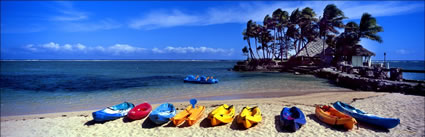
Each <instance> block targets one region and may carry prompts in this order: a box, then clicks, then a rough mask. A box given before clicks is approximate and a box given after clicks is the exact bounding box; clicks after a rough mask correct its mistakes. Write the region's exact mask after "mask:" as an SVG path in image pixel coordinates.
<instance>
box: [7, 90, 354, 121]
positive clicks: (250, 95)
mask: <svg viewBox="0 0 425 137" xmlns="http://www.w3.org/2000/svg"><path fill="white" fill-rule="evenodd" d="M326 92H357V91H354V90H351V89H346V90H342V89H323V90H297V91H291V92H288V91H282V90H280V89H266V90H263V92H261V93H259V92H254V91H247V92H245V93H227V94H221V93H213V94H211V93H209V94H203V95H201V94H196V95H195V96H183V97H181V96H179V97H163V98H158V99H153V100H151V101H146V100H144V99H135V100H127V102H130V103H133V104H134V105H138V104H141V103H143V102H149V103H151V104H161V103H165V102H185V101H187V100H189V99H191V98H196V99H197V100H202V101H225V100H235V99H263V98H278V97H290V96H302V95H308V94H314V93H326ZM119 103H122V102H117V101H111V102H110V103H108V104H109V105H106V106H102V107H103V108H104V107H107V106H112V105H114V104H119ZM102 107H99V108H98V109H87V106H85V105H84V106H73V107H72V109H71V110H69V111H62V110H59V111H54V112H39V113H37V112H36V113H29V114H2V115H1V117H3V116H5V117H8V116H24V115H42V114H50V113H67V112H84V111H94V110H100V109H103V108H102Z"/></svg>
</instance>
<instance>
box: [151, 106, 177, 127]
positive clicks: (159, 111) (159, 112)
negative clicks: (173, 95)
mask: <svg viewBox="0 0 425 137" xmlns="http://www.w3.org/2000/svg"><path fill="white" fill-rule="evenodd" d="M175 115H176V108H175V107H174V105H173V104H170V103H164V104H161V105H159V106H158V107H157V108H155V109H154V110H153V111H152V112H151V114H150V115H149V119H150V120H151V121H152V122H154V123H155V124H157V125H161V124H164V123H167V122H168V121H170V118H172V117H174V116H175Z"/></svg>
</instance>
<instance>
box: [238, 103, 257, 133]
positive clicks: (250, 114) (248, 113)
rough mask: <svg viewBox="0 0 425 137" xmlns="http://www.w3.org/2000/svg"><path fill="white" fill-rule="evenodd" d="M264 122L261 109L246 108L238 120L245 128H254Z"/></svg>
mask: <svg viewBox="0 0 425 137" xmlns="http://www.w3.org/2000/svg"><path fill="white" fill-rule="evenodd" d="M261 120H262V116H261V111H260V108H259V107H257V106H255V107H252V108H251V107H248V106H247V107H244V108H243V109H242V111H241V113H240V114H239V115H238V117H237V118H236V122H237V123H238V124H242V125H243V126H244V127H245V128H250V127H252V125H253V124H256V123H259V122H260V121H261Z"/></svg>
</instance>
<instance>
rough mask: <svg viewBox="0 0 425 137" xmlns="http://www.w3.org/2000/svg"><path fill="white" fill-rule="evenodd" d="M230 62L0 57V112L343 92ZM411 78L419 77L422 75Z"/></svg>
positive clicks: (324, 83) (305, 78) (325, 82)
mask: <svg viewBox="0 0 425 137" xmlns="http://www.w3.org/2000/svg"><path fill="white" fill-rule="evenodd" d="M235 64H236V61H216V60H197V61H179V60H157V61H149V60H127V61H106V60H97V61H1V77H0V81H1V82H0V89H1V115H2V116H8V115H22V114H38V113H50V112H64V111H80V110H93V109H101V108H104V107H106V106H110V105H114V104H118V103H121V102H123V101H130V102H132V103H134V104H136V105H137V104H140V103H142V102H144V101H147V102H150V103H162V102H168V101H183V100H187V99H189V98H198V97H199V98H202V99H215V100H224V99H234V98H244V96H238V95H242V94H246V93H262V92H265V91H267V92H268V91H270V92H272V91H279V92H285V93H286V92H287V93H295V92H296V93H304V92H305V93H307V92H322V91H338V90H346V89H345V88H341V87H337V86H335V85H333V84H331V82H329V81H328V80H326V79H321V78H316V77H314V76H311V75H294V74H291V73H273V72H234V71H229V69H231V68H232V67H233V65H235ZM409 64H410V63H407V65H409ZM419 64H420V63H419ZM390 65H393V64H390ZM405 65H406V63H405ZM394 66H395V65H394ZM422 68H423V61H422ZM187 75H205V76H214V77H215V78H217V79H219V80H220V82H219V83H218V84H192V83H184V82H183V79H184V78H185V77H186V76H187ZM409 77H410V75H409ZM412 77H413V78H419V79H422V80H423V79H424V77H423V75H422V77H420V76H412ZM230 95H232V96H230Z"/></svg>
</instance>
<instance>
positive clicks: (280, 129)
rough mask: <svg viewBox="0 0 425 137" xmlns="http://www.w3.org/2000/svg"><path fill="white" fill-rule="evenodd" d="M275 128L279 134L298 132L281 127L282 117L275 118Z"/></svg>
mask: <svg viewBox="0 0 425 137" xmlns="http://www.w3.org/2000/svg"><path fill="white" fill-rule="evenodd" d="M274 127H275V128H276V130H277V132H283V133H294V132H296V131H291V130H288V129H285V128H283V127H282V126H281V125H280V115H276V116H274Z"/></svg>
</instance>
